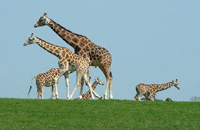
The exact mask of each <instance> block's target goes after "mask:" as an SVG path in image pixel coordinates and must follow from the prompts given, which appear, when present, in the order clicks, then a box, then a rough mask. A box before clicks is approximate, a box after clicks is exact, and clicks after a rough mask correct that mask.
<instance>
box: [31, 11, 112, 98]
mask: <svg viewBox="0 0 200 130" xmlns="http://www.w3.org/2000/svg"><path fill="white" fill-rule="evenodd" d="M45 25H47V26H49V27H50V28H51V29H52V30H53V31H54V32H55V33H56V34H58V35H59V36H60V37H61V38H62V39H63V40H64V41H65V42H67V43H68V44H69V45H70V46H72V47H73V48H74V50H75V53H76V54H78V55H80V56H83V57H84V58H86V59H87V60H88V61H89V63H90V66H95V67H97V66H98V67H99V68H100V69H101V71H102V72H103V73H104V75H105V77H106V89H105V92H104V98H105V99H107V91H108V88H109V96H110V99H112V98H113V94H112V79H113V78H112V73H111V72H110V67H111V62H112V56H111V54H110V53H109V51H108V50H106V49H105V48H103V47H100V46H98V45H96V44H94V43H93V42H92V41H91V40H90V39H88V38H87V37H86V36H82V35H79V34H76V33H73V32H71V31H70V30H68V29H66V28H64V27H62V26H61V25H59V24H58V23H56V22H55V21H53V20H52V19H50V18H48V17H47V14H46V13H44V15H43V16H42V17H40V19H39V21H38V22H37V23H36V24H35V25H34V27H35V28H37V27H40V26H45ZM88 72H89V71H88Z"/></svg>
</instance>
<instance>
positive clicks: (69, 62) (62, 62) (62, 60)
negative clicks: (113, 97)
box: [24, 33, 101, 99]
mask: <svg viewBox="0 0 200 130" xmlns="http://www.w3.org/2000/svg"><path fill="white" fill-rule="evenodd" d="M33 43H36V44H38V45H39V46H40V47H41V48H43V49H44V50H46V51H48V52H49V53H51V54H53V55H55V56H56V57H58V59H59V62H58V64H59V67H60V72H59V76H62V75H64V76H65V82H66V87H67V99H71V98H72V97H73V95H74V93H75V91H76V90H77V88H78V87H79V86H80V85H83V83H82V82H85V83H86V84H87V85H88V87H89V89H90V92H91V93H92V99H94V96H93V94H95V96H97V97H99V98H101V96H99V95H98V94H97V93H96V92H95V91H93V90H92V88H91V84H90V82H89V77H90V75H88V72H87V71H88V68H89V63H88V61H87V60H86V59H84V58H83V57H82V56H79V55H77V54H74V53H73V52H71V51H70V50H69V49H67V48H65V47H60V46H56V45H53V44H51V43H48V42H46V41H44V40H42V39H40V38H38V37H36V36H34V34H33V33H32V34H31V36H30V37H29V38H28V40H27V41H26V42H25V43H24V46H27V45H30V44H33ZM74 71H76V73H77V74H76V75H77V77H76V81H77V82H76V86H75V88H74V90H73V92H72V94H71V95H70V94H69V76H68V75H69V72H74ZM81 87H83V86H81Z"/></svg>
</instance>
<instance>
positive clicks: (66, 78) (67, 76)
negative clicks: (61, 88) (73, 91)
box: [65, 73, 71, 100]
mask: <svg viewBox="0 0 200 130" xmlns="http://www.w3.org/2000/svg"><path fill="white" fill-rule="evenodd" d="M65 83H66V88H67V99H68V100H70V99H71V98H70V95H69V74H68V73H65Z"/></svg>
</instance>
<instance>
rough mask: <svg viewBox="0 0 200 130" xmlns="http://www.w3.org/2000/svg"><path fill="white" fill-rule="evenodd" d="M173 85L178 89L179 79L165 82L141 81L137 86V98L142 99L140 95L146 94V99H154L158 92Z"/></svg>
mask: <svg viewBox="0 0 200 130" xmlns="http://www.w3.org/2000/svg"><path fill="white" fill-rule="evenodd" d="M171 86H175V87H176V88H177V89H180V88H179V84H178V80H177V79H176V81H174V80H172V81H171V82H168V83H165V84H144V83H140V84H138V85H137V86H136V92H137V94H136V96H135V99H136V100H139V101H141V99H140V97H141V96H142V95H144V96H145V98H146V100H151V101H154V98H155V96H156V93H157V92H159V91H162V90H166V89H168V88H170V87H171Z"/></svg>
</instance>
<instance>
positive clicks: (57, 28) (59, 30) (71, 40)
mask: <svg viewBox="0 0 200 130" xmlns="http://www.w3.org/2000/svg"><path fill="white" fill-rule="evenodd" d="M49 27H50V28H51V29H52V30H53V31H54V32H55V33H56V34H58V35H59V36H60V37H61V38H62V39H63V40H64V41H65V42H67V43H68V44H69V45H70V46H72V47H73V48H74V49H77V48H79V44H78V43H79V41H80V39H81V38H83V37H84V38H86V37H85V36H82V35H79V34H76V33H73V32H71V31H70V30H68V29H66V28H64V27H62V26H61V25H60V24H58V23H56V22H55V21H53V20H52V19H50V22H49Z"/></svg>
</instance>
